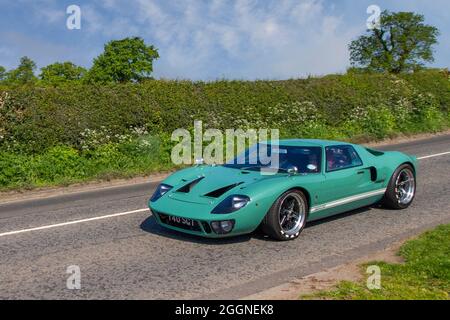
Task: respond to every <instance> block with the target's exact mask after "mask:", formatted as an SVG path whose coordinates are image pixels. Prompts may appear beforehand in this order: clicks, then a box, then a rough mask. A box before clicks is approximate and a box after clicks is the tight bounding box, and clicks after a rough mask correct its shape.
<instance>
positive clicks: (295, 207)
mask: <svg viewBox="0 0 450 320" xmlns="http://www.w3.org/2000/svg"><path fill="white" fill-rule="evenodd" d="M307 213H308V202H307V200H306V197H305V195H304V194H303V192H301V191H298V190H290V191H287V192H285V193H283V194H282V195H281V196H280V197H279V198H278V199H277V200H276V201H275V203H274V204H273V205H272V207H271V208H270V210H269V212H268V213H267V214H266V216H265V218H264V220H263V222H262V225H261V229H262V231H263V232H264V233H265V234H267V235H268V236H270V237H271V238H273V239H276V240H281V241H286V240H293V239H295V238H297V237H298V236H299V234H300V232H302V230H303V228H304V227H305V224H306V218H307Z"/></svg>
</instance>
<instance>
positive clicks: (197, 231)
mask: <svg viewBox="0 0 450 320" xmlns="http://www.w3.org/2000/svg"><path fill="white" fill-rule="evenodd" d="M158 202H159V200H158V201H157V202H156V203H152V202H150V201H149V208H150V210H151V212H152V213H153V216H154V217H155V219H156V221H157V222H158V224H159V225H161V226H163V227H165V228H168V229H171V230H176V231H179V232H183V233H188V234H192V235H197V236H201V237H206V238H227V237H231V236H237V235H242V234H248V233H251V232H253V231H254V230H255V229H256V228H257V227H258V226H259V224H260V222H261V220H262V217H263V216H264V214H262V217H261V219H259V214H255V212H254V210H252V206H250V204H249V205H248V206H246V207H244V208H242V209H241V210H239V211H238V212H234V213H231V214H211V213H210V212H209V211H210V208H208V209H206V208H205V206H203V205H197V204H192V203H183V204H182V205H181V204H180V203H178V202H174V203H171V206H167V205H163V204H162V203H158ZM167 216H172V217H176V218H180V219H183V218H184V219H191V220H193V221H195V226H194V227H190V226H183V227H180V226H177V225H173V224H171V223H170V222H169V221H168V219H167ZM224 220H231V221H233V229H232V230H231V232H229V233H226V234H218V233H216V232H214V230H213V228H212V227H211V222H215V221H224Z"/></svg>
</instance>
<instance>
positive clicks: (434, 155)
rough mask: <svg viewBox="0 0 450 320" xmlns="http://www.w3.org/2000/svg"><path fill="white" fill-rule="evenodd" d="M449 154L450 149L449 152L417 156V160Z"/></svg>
mask: <svg viewBox="0 0 450 320" xmlns="http://www.w3.org/2000/svg"><path fill="white" fill-rule="evenodd" d="M447 154H450V151H449V152H443V153H437V154H432V155H429V156H424V157H420V158H417V160H425V159H430V158H436V157H442V156H445V155H447Z"/></svg>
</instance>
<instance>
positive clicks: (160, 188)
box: [150, 183, 173, 202]
mask: <svg viewBox="0 0 450 320" xmlns="http://www.w3.org/2000/svg"><path fill="white" fill-rule="evenodd" d="M172 188H173V187H172V186H169V185H168V184H164V183H161V184H160V185H159V186H158V188H156V191H155V193H154V194H153V196H152V197H151V198H150V201H151V202H155V201H156V200H158V199H159V198H161V197H162V196H163V195H165V194H166V193H167V192H169V191H170V189H172Z"/></svg>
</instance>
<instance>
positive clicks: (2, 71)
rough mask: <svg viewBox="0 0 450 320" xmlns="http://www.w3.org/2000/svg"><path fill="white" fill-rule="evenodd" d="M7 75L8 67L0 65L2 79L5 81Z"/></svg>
mask: <svg viewBox="0 0 450 320" xmlns="http://www.w3.org/2000/svg"><path fill="white" fill-rule="evenodd" d="M5 77H6V69H5V68H4V67H2V66H0V81H3V80H4V79H5Z"/></svg>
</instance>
